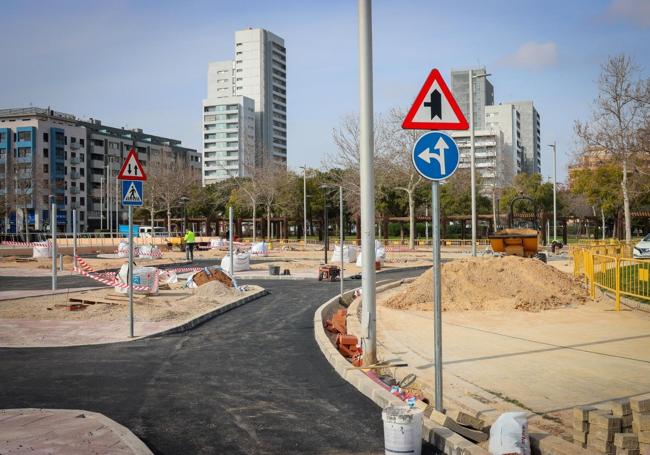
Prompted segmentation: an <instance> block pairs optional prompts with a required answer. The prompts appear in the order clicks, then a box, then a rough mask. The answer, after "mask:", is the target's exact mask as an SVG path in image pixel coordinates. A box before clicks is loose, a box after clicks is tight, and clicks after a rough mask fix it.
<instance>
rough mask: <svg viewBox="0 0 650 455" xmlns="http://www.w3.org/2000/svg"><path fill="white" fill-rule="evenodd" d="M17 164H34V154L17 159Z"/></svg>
mask: <svg viewBox="0 0 650 455" xmlns="http://www.w3.org/2000/svg"><path fill="white" fill-rule="evenodd" d="M16 162H17V163H31V162H32V154H31V153H30V154H28V155H24V156H19V157H18V158H16Z"/></svg>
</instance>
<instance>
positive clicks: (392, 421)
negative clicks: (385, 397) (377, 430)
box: [381, 406, 422, 455]
mask: <svg viewBox="0 0 650 455" xmlns="http://www.w3.org/2000/svg"><path fill="white" fill-rule="evenodd" d="M381 418H382V419H383V421H384V450H385V453H386V455H393V454H396V453H408V454H413V455H420V454H421V453H422V410H420V409H415V408H409V407H408V406H388V407H387V408H386V409H384V410H383V411H382V412H381Z"/></svg>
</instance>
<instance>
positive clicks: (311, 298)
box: [0, 272, 420, 454]
mask: <svg viewBox="0 0 650 455" xmlns="http://www.w3.org/2000/svg"><path fill="white" fill-rule="evenodd" d="M417 273H420V272H399V273H390V274H386V275H381V279H386V278H393V277H394V278H398V277H403V276H413V275H415V274H417ZM378 278H379V277H378ZM260 284H261V285H262V286H264V287H266V288H267V289H268V290H269V291H270V292H271V294H270V295H268V296H266V297H263V298H261V299H258V300H256V301H253V302H251V303H249V304H247V305H244V306H242V307H239V308H237V309H235V310H233V311H230V312H227V313H225V314H223V315H221V316H219V317H217V318H215V319H213V320H211V321H208V322H207V323H205V324H203V325H201V326H199V327H198V328H196V329H194V330H192V331H190V332H187V333H184V334H179V335H172V336H165V337H159V338H151V339H145V340H139V341H135V342H130V343H116V344H111V345H103V346H87V347H72V348H34V349H32V348H29V349H0V384H2V387H0V408H23V407H38V408H40V407H42V408H67V409H85V410H89V411H95V412H101V413H103V414H105V415H106V416H108V417H110V418H112V419H114V420H116V421H117V422H119V423H121V424H123V425H125V426H127V427H128V428H130V429H131V430H132V431H133V432H134V433H135V434H136V435H137V436H138V437H140V438H141V439H142V440H143V441H144V442H145V443H146V444H147V445H148V446H149V447H150V448H151V449H152V450H153V451H154V452H155V453H163V454H217V453H223V454H226V453H227V454H256V453H310V454H311V453H328V454H330V453H334V454H339V453H340V454H343V453H345V454H351V453H383V429H382V421H381V413H380V409H379V408H378V407H377V406H376V405H375V404H374V403H373V402H372V401H370V400H369V399H367V398H366V397H364V396H363V395H362V394H361V393H359V392H358V391H357V390H356V389H354V388H353V387H352V386H351V385H349V384H348V383H347V382H345V381H344V380H343V379H341V378H340V377H339V376H338V374H337V373H336V372H335V371H334V370H333V369H332V368H331V366H330V365H329V363H328V362H327V361H326V360H325V358H324V357H323V355H322V354H321V352H320V350H319V348H318V346H317V345H316V342H315V340H314V337H313V315H314V311H315V310H316V308H317V307H318V306H319V305H321V304H322V303H323V302H325V301H326V300H327V299H328V298H330V297H332V296H333V295H335V294H336V293H337V291H338V287H339V284H338V283H319V282H317V281H315V280H314V281H264V282H262V283H260ZM347 284H348V286H349V287H352V286H359V285H360V281H356V282H349V283H347Z"/></svg>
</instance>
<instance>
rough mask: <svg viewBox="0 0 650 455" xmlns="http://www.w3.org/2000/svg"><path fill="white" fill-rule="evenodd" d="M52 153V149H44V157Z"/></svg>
mask: <svg viewBox="0 0 650 455" xmlns="http://www.w3.org/2000/svg"><path fill="white" fill-rule="evenodd" d="M49 155H50V151H49V150H48V149H43V157H44V158H47V157H48V156H49Z"/></svg>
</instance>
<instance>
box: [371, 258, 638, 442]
mask: <svg viewBox="0 0 650 455" xmlns="http://www.w3.org/2000/svg"><path fill="white" fill-rule="evenodd" d="M483 260H484V261H485V259H483ZM456 262H459V263H461V264H457V265H456V266H455V267H456V268H453V267H452V269H453V272H452V273H449V274H448V276H447V277H448V278H449V279H448V281H447V284H444V282H443V294H442V299H443V307H444V306H445V305H447V311H445V312H444V313H443V317H442V321H443V332H442V334H443V364H444V372H445V373H444V380H445V392H444V393H445V400H446V401H447V400H450V402H447V403H445V406H451V407H454V405H456V406H457V405H458V404H459V403H460V404H461V405H462V404H464V403H467V402H472V403H477V402H478V401H477V400H479V401H481V400H482V402H484V403H487V404H485V408H486V409H492V410H495V409H496V410H498V411H499V412H505V411H508V410H513V406H517V407H520V408H524V409H527V410H531V411H534V412H535V413H537V414H539V415H540V416H541V417H535V418H534V423H535V425H536V427H538V428H542V429H544V430H545V431H550V432H551V433H554V434H558V435H561V436H564V437H567V438H569V437H570V435H571V426H572V423H571V419H572V408H573V407H574V406H578V405H585V404H590V405H596V406H597V407H601V408H603V409H604V408H606V407H607V403H608V402H609V401H611V400H615V399H621V398H628V397H632V396H637V395H641V394H645V393H649V392H650V381H648V378H649V377H650V350H649V349H648V342H649V341H650V314H648V313H644V312H641V311H631V310H628V309H625V310H624V311H621V312H616V311H614V305H613V303H612V301H611V300H609V299H607V298H603V299H602V300H598V301H595V302H594V301H592V300H591V299H585V298H584V296H583V295H581V294H583V293H584V291H583V290H582V289H581V287H580V285H579V284H578V283H575V282H573V279H572V277H571V276H569V275H564V276H562V275H557V274H558V273H560V274H562V272H559V271H558V270H557V269H552V267H551V266H550V265H544V264H542V263H541V262H540V263H539V267H537V264H536V263H535V273H534V274H533V275H532V276H530V277H528V278H527V279H523V278H522V275H525V274H526V273H527V272H530V270H527V268H526V267H519V269H523V270H509V271H505V270H504V271H501V272H500V271H498V270H499V268H498V266H499V265H504V264H506V262H501V263H498V264H497V265H495V264H491V265H492V266H491V267H486V268H487V270H482V271H477V270H476V267H477V265H476V264H474V265H472V266H469V267H467V264H465V265H463V264H462V262H464V261H456ZM465 262H470V263H471V261H465ZM490 262H491V259H490V260H487V262H485V265H490ZM557 262H558V264H557V265H559V266H560V267H558V268H565V269H570V261H557ZM447 265H451V264H447ZM554 265H555V264H554ZM458 267H460V269H463V268H466V270H465V271H464V272H465V274H464V275H465V276H462V274H459V270H458ZM544 268H548V270H545V269H544ZM491 274H492V275H495V276H497V277H498V276H500V275H503V274H506V275H503V277H504V279H502V280H497V279H489V280H486V278H495V277H494V276H492V277H490V275H491ZM513 276H519V278H520V282H519V284H520V286H521V292H525V293H531V294H533V296H536V297H537V298H540V301H539V302H537V303H538V304H539V303H540V302H541V303H542V305H541V306H540V305H538V304H535V305H533V307H532V308H517V299H516V298H515V297H511V298H509V299H506V300H503V299H501V298H499V297H498V296H499V294H501V293H504V294H507V293H508V292H510V287H511V286H512V283H510V282H509V281H510V280H511V279H512V277H513ZM452 277H453V279H451V278H452ZM472 277H480V278H481V279H482V280H484V281H486V282H489V283H490V284H489V286H488V285H487V284H486V285H485V286H481V287H479V288H478V289H473V290H468V288H467V285H468V283H471V282H472ZM506 277H508V278H509V279H505V278H506ZM444 279H445V275H444V272H443V280H444ZM426 280H427V278H426V277H421V278H420V279H419V282H420V284H422V283H426V284H427V286H428V289H427V290H426V291H427V292H422V293H420V294H418V293H417V292H418V290H417V289H416V288H415V287H414V286H413V284H411V285H410V287H409V285H408V284H407V285H403V286H401V288H402V289H400V288H396V289H392V290H389V291H387V292H384V293H381V294H379V295H378V315H377V328H378V329H377V330H378V339H379V341H380V342H381V347H380V348H379V350H380V357H381V358H391V359H393V360H396V359H399V360H403V361H405V362H407V363H408V364H409V367H410V368H411V369H413V370H414V371H415V372H416V374H417V376H418V377H419V379H420V380H421V381H423V382H424V383H425V384H427V385H428V386H429V387H431V388H432V389H433V387H434V384H435V382H434V377H433V368H432V366H433V330H432V327H433V314H432V311H431V309H430V308H431V305H432V304H431V300H432V299H431V297H430V293H431V291H430V289H431V286H430V283H431V282H430V277H428V280H429V281H428V282H427V281H426ZM416 283H417V282H416ZM515 283H516V282H515ZM549 284H551V286H550V289H549ZM454 286H457V287H458V290H456V291H454V290H453V289H450V287H452V288H453V287H454ZM576 286H577V287H576ZM556 290H558V291H559V294H561V295H560V296H556V297H555V298H556V299H557V300H548V295H549V293H550V294H554V293H555V292H556ZM574 292H575V293H576V294H574ZM427 293H428V295H429V297H428V299H425V298H424V297H425V295H426V294H427ZM405 294H406V297H405ZM544 296H546V298H545V297H544ZM449 298H451V300H452V301H453V302H452V304H448V303H446V300H447V299H449ZM400 301H401V302H407V303H412V305H404V306H402V307H401V308H400V306H399V305H395V302H400ZM472 302H474V303H472ZM531 309H532V310H533V311H530V310H531ZM522 310H528V311H522ZM396 361H397V360H396Z"/></svg>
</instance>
